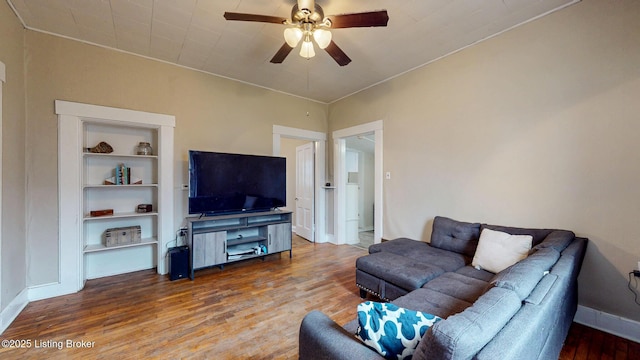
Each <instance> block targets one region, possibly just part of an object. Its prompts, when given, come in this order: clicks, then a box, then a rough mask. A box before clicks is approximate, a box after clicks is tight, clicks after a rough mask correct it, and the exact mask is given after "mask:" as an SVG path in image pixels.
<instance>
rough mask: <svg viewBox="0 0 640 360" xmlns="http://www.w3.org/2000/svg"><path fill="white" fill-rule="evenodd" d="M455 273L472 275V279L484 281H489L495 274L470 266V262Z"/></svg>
mask: <svg viewBox="0 0 640 360" xmlns="http://www.w3.org/2000/svg"><path fill="white" fill-rule="evenodd" d="M456 273H458V274H460V275H464V276H468V277H472V278H474V279H478V280H482V281H484V282H486V283H488V282H489V281H491V279H493V277H494V276H495V275H496V274H494V273H492V272H488V271H486V270H482V269H476V268H474V267H473V266H471V264H469V265H467V266H465V267H462V268H460V269H458V270H456Z"/></svg>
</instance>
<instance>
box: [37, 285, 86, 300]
mask: <svg viewBox="0 0 640 360" xmlns="http://www.w3.org/2000/svg"><path fill="white" fill-rule="evenodd" d="M76 292H77V291H74V290H73V289H69V287H68V286H63V285H62V284H61V283H57V282H56V283H50V284H42V285H36V286H31V287H29V301H37V300H43V299H49V298H52V297H56V296H62V295H68V294H73V293H76Z"/></svg>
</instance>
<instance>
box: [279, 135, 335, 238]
mask: <svg viewBox="0 0 640 360" xmlns="http://www.w3.org/2000/svg"><path fill="white" fill-rule="evenodd" d="M283 137H284V138H289V139H300V140H309V141H313V144H314V146H315V151H314V153H315V154H314V158H315V165H314V169H313V172H314V198H315V199H314V220H313V222H314V227H313V232H314V241H315V242H317V243H323V242H326V241H327V231H326V227H327V225H326V221H325V219H326V196H325V192H324V191H323V188H322V184H324V180H325V168H326V166H325V164H326V155H325V154H326V148H327V134H325V133H321V132H317V131H311V130H304V129H298V128H292V127H288V126H281V125H273V155H274V156H280V140H281V139H282V138H283Z"/></svg>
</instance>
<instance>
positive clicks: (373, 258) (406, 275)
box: [356, 252, 444, 290]
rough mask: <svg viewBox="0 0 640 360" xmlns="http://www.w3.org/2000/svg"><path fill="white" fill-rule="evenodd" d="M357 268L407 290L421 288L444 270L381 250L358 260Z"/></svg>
mask: <svg viewBox="0 0 640 360" xmlns="http://www.w3.org/2000/svg"><path fill="white" fill-rule="evenodd" d="M356 269H358V270H361V271H363V272H365V273H368V274H371V275H374V276H376V277H378V278H380V279H383V280H386V281H388V282H390V283H392V284H395V285H398V286H400V287H402V288H404V289H407V290H414V289H418V288H420V287H421V286H422V285H424V284H425V283H426V282H427V281H429V280H431V279H433V278H435V277H437V276H439V275H440V274H442V273H444V270H443V269H441V268H439V267H437V266H435V265H431V264H428V263H423V262H419V261H415V260H413V259H410V258H408V257H406V256H401V255H396V254H394V253H387V252H380V253H374V254H369V255H366V256H362V257H360V258H358V259H357V260H356Z"/></svg>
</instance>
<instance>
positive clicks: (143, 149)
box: [137, 141, 153, 155]
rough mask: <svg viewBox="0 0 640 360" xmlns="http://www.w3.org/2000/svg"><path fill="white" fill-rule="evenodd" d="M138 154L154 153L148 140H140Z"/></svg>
mask: <svg viewBox="0 0 640 360" xmlns="http://www.w3.org/2000/svg"><path fill="white" fill-rule="evenodd" d="M137 154H138V155H153V148H152V147H151V144H149V143H148V142H142V141H141V142H140V143H139V144H138V147H137Z"/></svg>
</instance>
